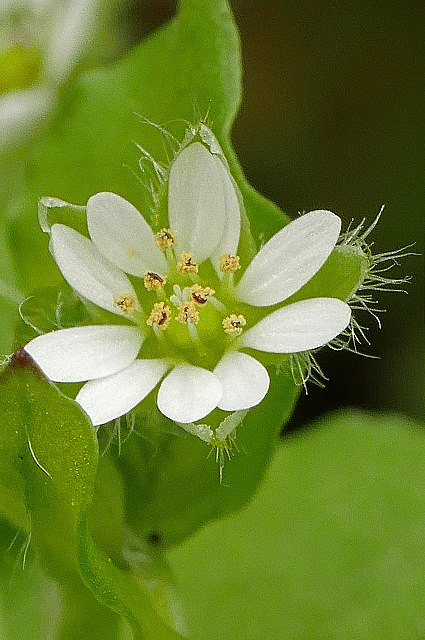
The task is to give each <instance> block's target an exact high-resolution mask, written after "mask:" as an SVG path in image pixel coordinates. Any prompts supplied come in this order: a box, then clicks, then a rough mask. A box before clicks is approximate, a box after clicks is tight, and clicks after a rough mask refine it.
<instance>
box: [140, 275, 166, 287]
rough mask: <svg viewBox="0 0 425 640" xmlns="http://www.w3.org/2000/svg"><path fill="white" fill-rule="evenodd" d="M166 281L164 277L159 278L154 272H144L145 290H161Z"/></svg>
mask: <svg viewBox="0 0 425 640" xmlns="http://www.w3.org/2000/svg"><path fill="white" fill-rule="evenodd" d="M166 282H167V279H166V278H165V277H164V276H160V275H159V274H158V273H155V272H154V271H146V273H145V275H144V277H143V283H144V285H145V287H146V289H148V290H151V289H163V287H164V285H165V283H166Z"/></svg>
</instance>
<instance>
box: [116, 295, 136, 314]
mask: <svg viewBox="0 0 425 640" xmlns="http://www.w3.org/2000/svg"><path fill="white" fill-rule="evenodd" d="M114 305H115V306H116V307H118V309H119V310H120V311H122V312H123V313H133V311H134V309H135V307H136V301H135V299H134V298H133V296H132V295H130V294H128V293H124V294H123V295H121V296H115V298H114Z"/></svg>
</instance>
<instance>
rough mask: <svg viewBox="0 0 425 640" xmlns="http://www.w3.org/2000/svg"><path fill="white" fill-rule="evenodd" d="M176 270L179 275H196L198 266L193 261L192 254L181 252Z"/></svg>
mask: <svg viewBox="0 0 425 640" xmlns="http://www.w3.org/2000/svg"><path fill="white" fill-rule="evenodd" d="M177 269H178V270H179V271H180V273H198V265H197V264H196V262H195V260H194V259H193V256H192V254H191V253H188V252H187V251H183V253H182V254H180V258H179V261H178V262H177Z"/></svg>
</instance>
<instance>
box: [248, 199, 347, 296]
mask: <svg viewBox="0 0 425 640" xmlns="http://www.w3.org/2000/svg"><path fill="white" fill-rule="evenodd" d="M340 230H341V220H340V218H339V217H338V216H336V215H335V214H334V213H332V212H331V211H324V210H319V211H310V213H306V214H305V215H303V216H301V217H299V218H297V219H296V220H294V221H293V222H291V223H290V224H288V225H287V226H286V227H284V228H283V229H281V230H280V231H278V233H276V235H274V236H273V238H271V239H270V240H269V241H268V242H267V243H266V244H265V245H264V247H262V248H261V249H260V251H259V252H258V253H257V255H256V256H255V257H254V259H253V260H252V262H251V264H250V265H249V266H248V268H247V270H246V271H245V273H244V274H243V276H242V278H241V280H240V282H239V284H238V286H237V287H236V295H237V296H238V298H239V299H240V300H242V301H243V302H246V303H248V304H251V305H253V306H254V307H267V306H269V305H273V304H277V303H278V302H282V301H283V300H286V299H287V298H289V296H291V295H292V294H293V293H295V292H296V291H298V290H299V289H301V287H302V286H303V285H305V284H306V282H308V281H309V280H310V279H311V278H312V277H313V276H314V274H315V273H317V272H318V271H319V269H320V267H321V266H322V265H323V264H324V263H325V262H326V260H327V258H328V257H329V255H330V254H331V252H332V250H333V248H334V246H335V244H336V242H337V240H338V237H339V233H340Z"/></svg>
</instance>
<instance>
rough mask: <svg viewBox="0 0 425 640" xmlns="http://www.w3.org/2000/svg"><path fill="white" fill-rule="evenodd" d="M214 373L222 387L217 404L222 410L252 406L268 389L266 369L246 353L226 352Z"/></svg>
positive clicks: (268, 379)
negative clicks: (221, 394) (221, 393)
mask: <svg viewBox="0 0 425 640" xmlns="http://www.w3.org/2000/svg"><path fill="white" fill-rule="evenodd" d="M214 373H215V375H216V376H217V378H218V379H219V380H220V382H221V385H222V387H223V396H222V398H221V400H220V402H219V403H218V406H219V408H220V409H223V410H224V411H239V410H240V409H249V408H250V407H254V406H255V405H256V404H258V403H259V402H261V400H262V399H263V398H264V396H265V395H266V393H267V391H268V390H269V385H270V378H269V374H268V373H267V371H266V369H265V368H264V367H263V365H262V364H261V363H260V362H258V360H255V358H251V356H249V355H247V354H246V353H240V352H237V351H233V352H230V353H227V354H226V355H224V356H223V358H222V359H221V360H220V362H219V363H218V365H217V366H216V368H215V369H214Z"/></svg>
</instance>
